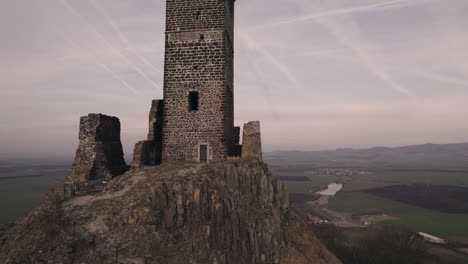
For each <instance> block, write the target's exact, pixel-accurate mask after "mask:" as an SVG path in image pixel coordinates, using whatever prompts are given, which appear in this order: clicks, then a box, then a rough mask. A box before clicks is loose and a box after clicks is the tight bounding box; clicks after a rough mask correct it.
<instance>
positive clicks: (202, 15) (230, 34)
mask: <svg viewBox="0 0 468 264" xmlns="http://www.w3.org/2000/svg"><path fill="white" fill-rule="evenodd" d="M234 1H235V0H167V3H166V5H167V6H166V9H167V10H166V52H165V59H164V110H163V132H162V159H163V161H171V160H188V161H200V162H210V161H222V160H225V159H226V157H227V156H228V155H230V154H231V153H232V152H233V151H234V144H235V143H234V141H235V140H234V137H235V135H234V96H233V89H234V81H233V80H234V67H233V60H234V57H233V56H234Z"/></svg>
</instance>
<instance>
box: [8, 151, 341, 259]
mask: <svg viewBox="0 0 468 264" xmlns="http://www.w3.org/2000/svg"><path fill="white" fill-rule="evenodd" d="M109 186H111V187H109V188H108V189H107V190H106V191H104V192H103V193H100V194H94V195H88V196H80V197H75V198H73V199H71V200H68V201H65V202H62V201H60V199H58V197H59V194H60V191H59V189H58V191H57V192H56V194H55V196H54V195H50V196H49V197H52V198H49V201H48V202H46V203H45V204H44V205H43V206H41V207H39V208H37V209H36V210H34V211H33V212H31V213H30V214H29V215H27V216H26V217H25V218H23V219H22V220H20V221H18V222H17V223H16V225H15V226H14V227H13V228H12V229H10V230H9V231H7V232H6V234H5V235H3V236H2V237H0V252H1V253H0V263H39V262H41V261H42V262H48V263H114V262H116V263H168V264H171V263H174V264H175V263H177V264H178V263H194V264H195V263H200V264H207V263H217V264H228V263H235V264H237V263H239V264H244V263H245V264H249V263H264V264H272V263H282V264H292V263H338V261H337V260H336V258H335V257H334V256H333V255H331V254H330V253H329V252H328V251H327V250H326V248H324V246H323V245H322V244H321V243H320V242H319V241H318V240H317V239H316V238H315V236H314V235H313V234H312V233H310V230H308V229H307V228H305V227H304V226H302V225H301V224H300V223H299V221H300V220H298V219H297V217H296V216H295V214H294V212H293V211H292V210H291V209H290V207H289V202H288V193H287V190H286V188H285V186H284V185H283V184H282V183H281V181H279V180H278V179H276V178H274V177H273V176H272V174H271V172H270V170H269V169H268V167H267V166H266V165H265V164H264V163H262V162H261V161H258V160H240V159H237V160H230V161H227V162H223V163H218V164H195V163H163V164H162V165H161V166H157V167H145V168H144V169H140V170H136V171H133V172H129V173H126V174H125V175H123V176H122V177H118V178H115V179H113V180H112V181H111V182H110V185H109ZM53 197H55V198H53ZM306 234H308V235H306Z"/></svg>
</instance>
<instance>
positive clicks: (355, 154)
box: [265, 143, 468, 170]
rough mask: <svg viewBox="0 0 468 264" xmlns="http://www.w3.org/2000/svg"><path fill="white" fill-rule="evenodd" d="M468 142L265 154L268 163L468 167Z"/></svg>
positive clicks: (427, 167) (456, 168)
mask: <svg viewBox="0 0 468 264" xmlns="http://www.w3.org/2000/svg"><path fill="white" fill-rule="evenodd" d="M467 158H468V143H458V144H424V145H414V146H404V147H396V148H387V147H374V148H370V149H337V150H325V151H276V152H269V153H266V154H265V160H267V161H268V163H271V164H275V165H281V164H287V165H292V164H296V165H301V164H307V165H308V166H313V165H317V166H335V167H340V166H341V167H346V166H347V167H360V166H364V167H369V166H373V167H398V168H404V167H405V166H411V167H413V168H415V167H421V168H424V169H440V168H451V169H452V170H468V164H467V163H466V159H467Z"/></svg>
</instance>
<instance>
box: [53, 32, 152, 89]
mask: <svg viewBox="0 0 468 264" xmlns="http://www.w3.org/2000/svg"><path fill="white" fill-rule="evenodd" d="M54 31H55V32H56V33H57V34H58V35H59V36H60V37H61V38H62V39H63V40H65V41H66V42H68V43H69V44H70V45H71V46H74V47H75V48H78V49H82V46H81V45H80V44H78V43H77V42H75V41H73V40H71V39H69V38H67V37H65V35H63V34H61V33H60V32H59V31H58V30H54ZM88 53H89V52H88ZM91 58H92V60H93V62H94V63H95V64H96V65H97V66H99V67H101V68H102V69H104V70H105V71H106V72H108V73H109V74H110V75H111V76H112V77H113V78H114V79H116V80H117V81H119V82H120V83H121V84H122V85H123V86H125V87H126V88H127V89H129V90H130V91H131V92H132V93H133V94H135V95H138V96H142V95H143V93H141V92H140V91H138V90H137V89H135V87H133V86H131V85H130V84H129V83H128V82H127V81H125V80H124V79H123V78H122V77H120V76H119V75H118V74H117V73H116V72H115V71H113V70H112V69H111V68H109V67H108V66H107V65H105V64H104V63H102V62H100V61H98V60H97V59H96V57H95V56H91Z"/></svg>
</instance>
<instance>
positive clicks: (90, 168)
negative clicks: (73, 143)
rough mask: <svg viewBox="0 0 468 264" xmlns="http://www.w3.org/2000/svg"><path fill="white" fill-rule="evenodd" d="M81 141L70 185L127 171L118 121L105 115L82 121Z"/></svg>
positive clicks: (91, 116) (90, 115)
mask: <svg viewBox="0 0 468 264" xmlns="http://www.w3.org/2000/svg"><path fill="white" fill-rule="evenodd" d="M79 139H80V144H79V146H78V149H77V150H76V156H75V162H74V163H73V167H72V169H71V173H70V174H69V176H68V177H67V181H68V182H84V181H89V180H97V179H110V178H112V177H115V176H118V175H121V174H123V173H124V172H125V171H126V170H127V168H128V167H127V165H126V163H125V160H124V158H123V155H124V153H123V150H122V143H121V142H120V121H119V119H118V118H117V117H112V116H106V115H102V114H89V115H88V116H83V117H81V119H80V132H79Z"/></svg>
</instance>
